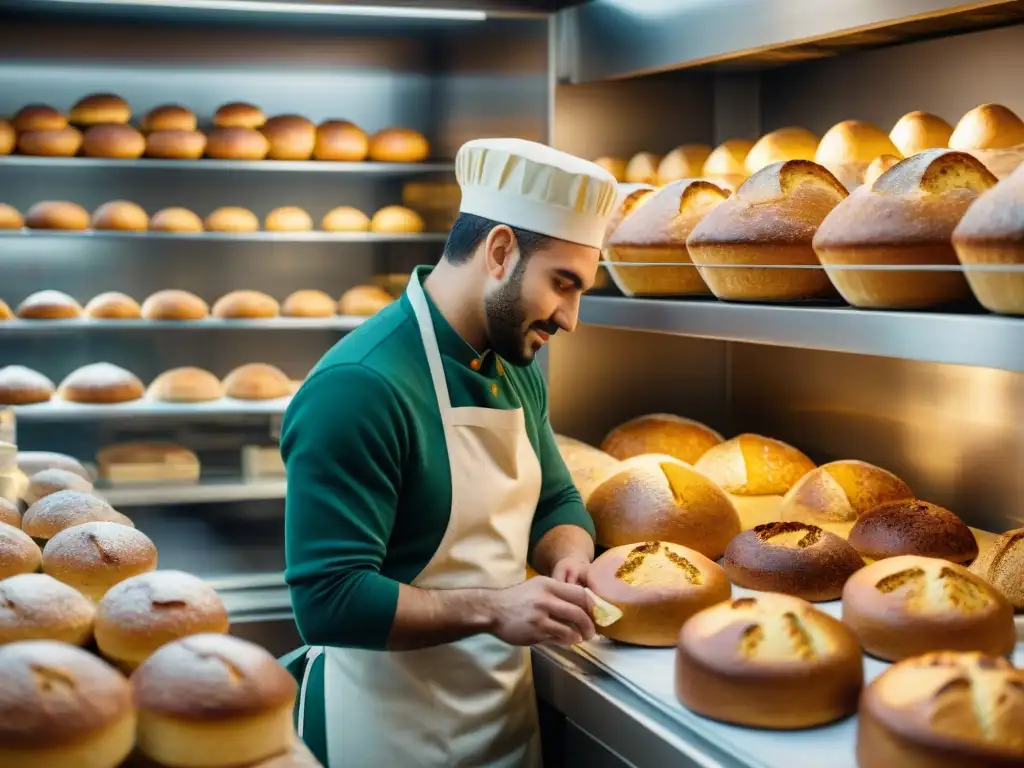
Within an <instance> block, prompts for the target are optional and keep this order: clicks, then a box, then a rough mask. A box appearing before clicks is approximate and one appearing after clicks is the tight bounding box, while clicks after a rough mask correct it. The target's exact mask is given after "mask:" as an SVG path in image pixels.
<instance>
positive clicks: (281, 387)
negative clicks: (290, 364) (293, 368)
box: [224, 363, 292, 400]
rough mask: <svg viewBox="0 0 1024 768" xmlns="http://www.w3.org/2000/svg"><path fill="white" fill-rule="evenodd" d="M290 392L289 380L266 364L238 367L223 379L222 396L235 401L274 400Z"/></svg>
mask: <svg viewBox="0 0 1024 768" xmlns="http://www.w3.org/2000/svg"><path fill="white" fill-rule="evenodd" d="M291 392H292V384H291V380H290V379H289V378H288V377H287V376H286V375H285V374H284V373H283V372H282V371H281V370H279V369H278V368H275V367H274V366H272V365H267V364H266V363H249V364H247V365H242V366H239V367H238V368H235V369H234V370H233V371H231V373H229V374H228V375H227V376H226V377H225V378H224V394H225V395H226V396H227V397H231V398H234V399H236V400H274V399H277V398H279V397H287V396H288V395H290V394H291Z"/></svg>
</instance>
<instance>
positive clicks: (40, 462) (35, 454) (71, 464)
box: [18, 451, 92, 480]
mask: <svg viewBox="0 0 1024 768" xmlns="http://www.w3.org/2000/svg"><path fill="white" fill-rule="evenodd" d="M18 469H19V470H21V471H22V472H23V473H24V474H25V476H26V477H32V475H34V474H36V473H37V472H42V471H43V470H44V469H66V470H67V471H68V472H74V473H75V474H76V475H80V476H81V477H84V478H85V479H86V480H92V476H91V475H90V474H89V472H88V470H86V468H85V467H83V466H82V463H81V462H80V461H79V460H78V459H76V458H74V457H73V456H68V455H67V454H64V453H53V452H52V451H19V452H18Z"/></svg>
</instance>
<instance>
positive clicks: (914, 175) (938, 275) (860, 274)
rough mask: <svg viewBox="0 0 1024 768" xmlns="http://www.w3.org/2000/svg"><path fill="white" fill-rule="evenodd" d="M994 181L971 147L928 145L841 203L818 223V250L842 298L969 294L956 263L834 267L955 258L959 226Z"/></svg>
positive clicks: (891, 305)
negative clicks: (905, 268)
mask: <svg viewBox="0 0 1024 768" xmlns="http://www.w3.org/2000/svg"><path fill="white" fill-rule="evenodd" d="M995 183H996V178H995V176H993V175H992V174H991V173H989V172H988V170H986V168H985V166H983V165H982V164H981V163H980V162H978V161H977V160H976V159H975V158H973V157H971V156H970V155H968V154H965V153H963V152H954V151H952V150H948V149H928V150H925V151H924V152H920V153H918V154H916V155H914V156H913V157H911V158H908V159H907V160H904V161H903V162H901V163H899V164H897V165H896V166H894V167H893V168H890V169H889V170H888V171H886V172H885V173H884V174H882V175H881V176H880V177H879V178H878V179H876V180H875V182H874V184H872V185H871V186H870V187H868V186H866V185H865V186H863V187H861V188H860V189H858V190H857V191H856V192H855V193H854V194H852V195H850V196H849V197H848V198H846V199H845V200H843V201H842V202H841V203H840V204H839V205H837V206H836V207H835V208H834V209H833V210H832V212H831V213H830V214H829V215H828V216H826V217H825V220H824V221H823V222H822V223H821V226H820V227H818V231H817V233H816V234H815V235H814V250H815V252H816V253H817V254H818V258H819V259H821V262H822V264H824V265H825V271H826V272H827V273H828V276H829V277H830V278H831V280H832V283H833V284H834V285H835V286H836V288H837V289H838V290H839V292H840V293H841V294H842V296H843V298H844V299H846V300H847V301H848V302H850V304H853V305H854V306H856V307H865V308H872V309H908V308H918V307H927V306H934V305H936V304H942V303H945V302H950V301H960V300H963V299H967V298H970V289H969V288H968V285H967V281H966V280H965V279H964V276H963V274H961V273H960V272H958V271H952V272H951V271H932V272H924V271H920V270H916V271H907V272H899V271H892V270H870V269H866V270H856V269H846V268H844V269H829V267H834V266H835V267H849V266H856V265H861V264H863V265H865V266H902V265H908V266H915V267H916V266H938V267H949V266H955V265H956V264H957V258H956V252H955V251H954V250H953V246H952V245H951V243H950V238H951V237H952V235H953V231H954V229H955V228H956V225H957V224H958V223H959V221H960V217H961V216H963V215H964V213H966V211H967V209H968V208H969V207H970V206H971V205H972V204H973V203H974V201H975V200H977V199H978V196H979V195H981V194H982V193H983V192H985V191H986V190H987V189H989V188H991V187H992V186H994V185H995Z"/></svg>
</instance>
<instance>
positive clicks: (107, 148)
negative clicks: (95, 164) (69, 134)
mask: <svg viewBox="0 0 1024 768" xmlns="http://www.w3.org/2000/svg"><path fill="white" fill-rule="evenodd" d="M145 151H146V137H145V136H143V135H142V134H141V133H139V132H138V131H137V130H135V129H134V128H132V127H131V126H130V125H116V124H106V125H94V126H93V127H92V128H90V129H89V130H87V131H86V132H85V136H84V137H83V138H82V154H83V155H85V156H86V157H106V158H111V159H115V160H135V159H136V158H139V157H142V154H143V153H144V152H145Z"/></svg>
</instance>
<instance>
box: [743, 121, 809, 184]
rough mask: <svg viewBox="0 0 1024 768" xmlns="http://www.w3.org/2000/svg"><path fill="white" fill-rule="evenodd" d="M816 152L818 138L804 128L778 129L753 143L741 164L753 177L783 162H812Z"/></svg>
mask: <svg viewBox="0 0 1024 768" xmlns="http://www.w3.org/2000/svg"><path fill="white" fill-rule="evenodd" d="M817 151H818V137H817V136H816V135H814V134H813V133H811V132H810V131H808V130H807V129H806V128H792V127H790V128H779V129H778V130H777V131H772V132H771V133H766V134H765V135H764V136H762V137H761V138H760V139H758V140H757V141H755V142H754V146H752V147H751V148H750V151H749V152H748V153H747V157H746V159H745V160H744V161H743V162H744V165H746V167H747V174H748V175H751V176H753V175H754V174H755V173H757V172H758V171H760V170H761V169H762V168H767V167H768V166H769V165H773V164H774V163H778V162H782V161H785V160H813V159H814V153H815V152H817Z"/></svg>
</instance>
